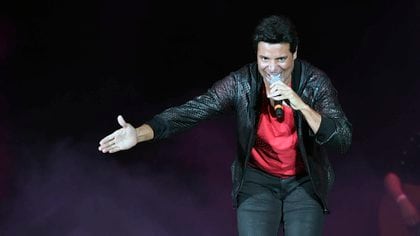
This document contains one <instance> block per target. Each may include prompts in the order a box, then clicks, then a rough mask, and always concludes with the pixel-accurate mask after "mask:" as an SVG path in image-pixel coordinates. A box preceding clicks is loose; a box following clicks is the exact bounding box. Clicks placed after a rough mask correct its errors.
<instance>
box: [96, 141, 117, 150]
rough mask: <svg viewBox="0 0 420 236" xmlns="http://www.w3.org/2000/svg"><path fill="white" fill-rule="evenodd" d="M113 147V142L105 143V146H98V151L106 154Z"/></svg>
mask: <svg viewBox="0 0 420 236" xmlns="http://www.w3.org/2000/svg"><path fill="white" fill-rule="evenodd" d="M114 145H115V143H114V142H112V141H110V142H107V143H105V144H102V145H100V146H99V148H98V149H99V151H102V152H107V151H108V150H109V149H110V148H112V147H113V146H114Z"/></svg>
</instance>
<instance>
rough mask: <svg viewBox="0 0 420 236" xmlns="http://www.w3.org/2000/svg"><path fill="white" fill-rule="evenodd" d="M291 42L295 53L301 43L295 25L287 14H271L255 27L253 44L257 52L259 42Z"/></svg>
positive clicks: (292, 50) (291, 50)
mask: <svg viewBox="0 0 420 236" xmlns="http://www.w3.org/2000/svg"><path fill="white" fill-rule="evenodd" d="M261 41H262V42H267V43H289V44H290V52H291V53H294V52H295V51H296V48H297V46H298V43H299V38H298V34H297V31H296V27H295V25H294V24H293V23H292V21H291V20H290V19H289V18H287V17H286V16H279V15H271V16H268V17H265V18H263V19H262V20H261V21H260V23H259V24H258V25H257V27H256V28H255V32H254V36H253V46H254V50H255V52H256V51H257V46H258V43H259V42H261Z"/></svg>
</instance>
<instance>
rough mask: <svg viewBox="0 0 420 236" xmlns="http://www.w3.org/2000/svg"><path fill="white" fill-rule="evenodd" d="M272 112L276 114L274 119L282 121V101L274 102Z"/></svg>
mask: <svg viewBox="0 0 420 236" xmlns="http://www.w3.org/2000/svg"><path fill="white" fill-rule="evenodd" d="M274 111H275V113H276V117H277V118H279V119H283V117H284V111H283V105H282V101H274Z"/></svg>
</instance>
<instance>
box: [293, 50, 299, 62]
mask: <svg viewBox="0 0 420 236" xmlns="http://www.w3.org/2000/svg"><path fill="white" fill-rule="evenodd" d="M297 51H298V50H297V48H296V51H295V52H294V53H293V60H295V59H296V58H297Z"/></svg>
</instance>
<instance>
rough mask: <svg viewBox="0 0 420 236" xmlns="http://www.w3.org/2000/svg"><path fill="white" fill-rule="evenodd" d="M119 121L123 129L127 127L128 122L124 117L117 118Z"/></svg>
mask: <svg viewBox="0 0 420 236" xmlns="http://www.w3.org/2000/svg"><path fill="white" fill-rule="evenodd" d="M117 120H118V124H120V125H121V126H122V127H124V128H125V127H127V122H125V120H124V118H123V117H122V115H119V116H118V117H117Z"/></svg>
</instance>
